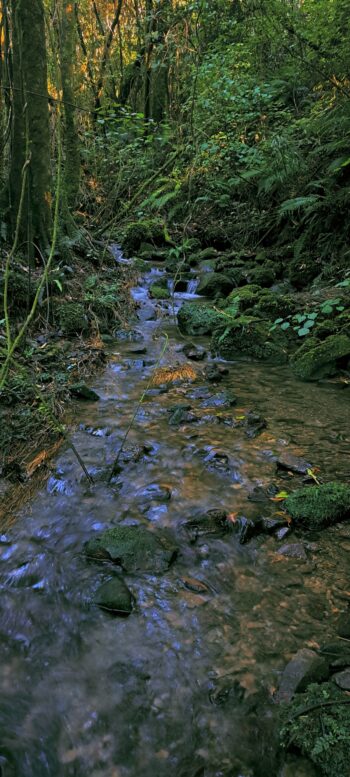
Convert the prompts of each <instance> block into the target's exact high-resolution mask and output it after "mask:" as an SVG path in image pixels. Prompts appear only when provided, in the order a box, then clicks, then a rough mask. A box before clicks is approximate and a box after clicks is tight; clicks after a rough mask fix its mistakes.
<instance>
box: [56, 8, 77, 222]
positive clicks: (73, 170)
mask: <svg viewBox="0 0 350 777" xmlns="http://www.w3.org/2000/svg"><path fill="white" fill-rule="evenodd" d="M60 60H61V63H60V64H61V78H62V93H63V102H64V156H65V166H64V193H65V199H66V204H67V205H68V207H69V208H74V206H75V205H76V200H77V196H78V191H79V181H80V154H79V145H78V135H77V130H76V126H75V110H74V107H73V106H74V102H75V99H74V97H75V95H74V87H73V84H74V60H75V29H74V18H73V6H72V4H71V3H69V4H67V3H66V2H63V7H62V16H61V26H60Z"/></svg>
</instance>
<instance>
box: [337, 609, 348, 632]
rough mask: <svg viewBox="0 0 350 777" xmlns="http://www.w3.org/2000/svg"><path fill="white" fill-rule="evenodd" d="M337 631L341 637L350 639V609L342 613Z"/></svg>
mask: <svg viewBox="0 0 350 777" xmlns="http://www.w3.org/2000/svg"><path fill="white" fill-rule="evenodd" d="M337 631H338V634H339V636H340V637H343V638H345V639H350V610H348V611H347V612H342V614H341V615H340V617H339V619H338V629H337Z"/></svg>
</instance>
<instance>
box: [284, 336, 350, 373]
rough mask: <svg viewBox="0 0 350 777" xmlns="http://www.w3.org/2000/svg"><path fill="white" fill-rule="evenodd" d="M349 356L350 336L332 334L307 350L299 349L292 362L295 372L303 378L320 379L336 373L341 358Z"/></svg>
mask: <svg viewBox="0 0 350 777" xmlns="http://www.w3.org/2000/svg"><path fill="white" fill-rule="evenodd" d="M347 356H350V338H349V337H347V336H346V335H340V334H339V335H331V336H330V337H327V338H326V340H324V341H323V343H320V344H319V345H317V346H315V347H312V348H308V350H307V351H306V352H305V351H304V352H302V353H301V351H300V350H299V351H297V353H296V354H295V355H294V358H293V362H292V367H293V372H294V373H295V375H296V376H297V377H298V378H301V380H319V379H320V378H324V377H327V376H329V375H334V374H335V373H336V371H337V363H338V361H339V359H342V358H344V357H347Z"/></svg>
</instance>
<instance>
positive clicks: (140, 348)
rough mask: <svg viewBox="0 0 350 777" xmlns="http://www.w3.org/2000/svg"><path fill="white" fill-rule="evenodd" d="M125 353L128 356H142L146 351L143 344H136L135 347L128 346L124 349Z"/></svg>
mask: <svg viewBox="0 0 350 777" xmlns="http://www.w3.org/2000/svg"><path fill="white" fill-rule="evenodd" d="M126 353H127V354H129V355H130V356H133V355H135V356H142V355H143V354H145V353H147V348H146V346H144V345H139V346H136V348H128V350H127V351H126Z"/></svg>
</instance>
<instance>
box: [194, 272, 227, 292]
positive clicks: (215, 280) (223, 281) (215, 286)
mask: <svg viewBox="0 0 350 777" xmlns="http://www.w3.org/2000/svg"><path fill="white" fill-rule="evenodd" d="M234 285H235V284H234V281H233V280H232V278H229V277H228V276H227V275H223V274H222V273H216V272H210V273H209V272H208V273H205V275H203V276H202V278H201V279H200V281H199V285H198V288H197V294H203V295H204V296H205V297H209V298H210V299H214V298H215V297H226V296H227V295H228V294H229V293H230V291H231V290H232V288H233V287H234Z"/></svg>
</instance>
